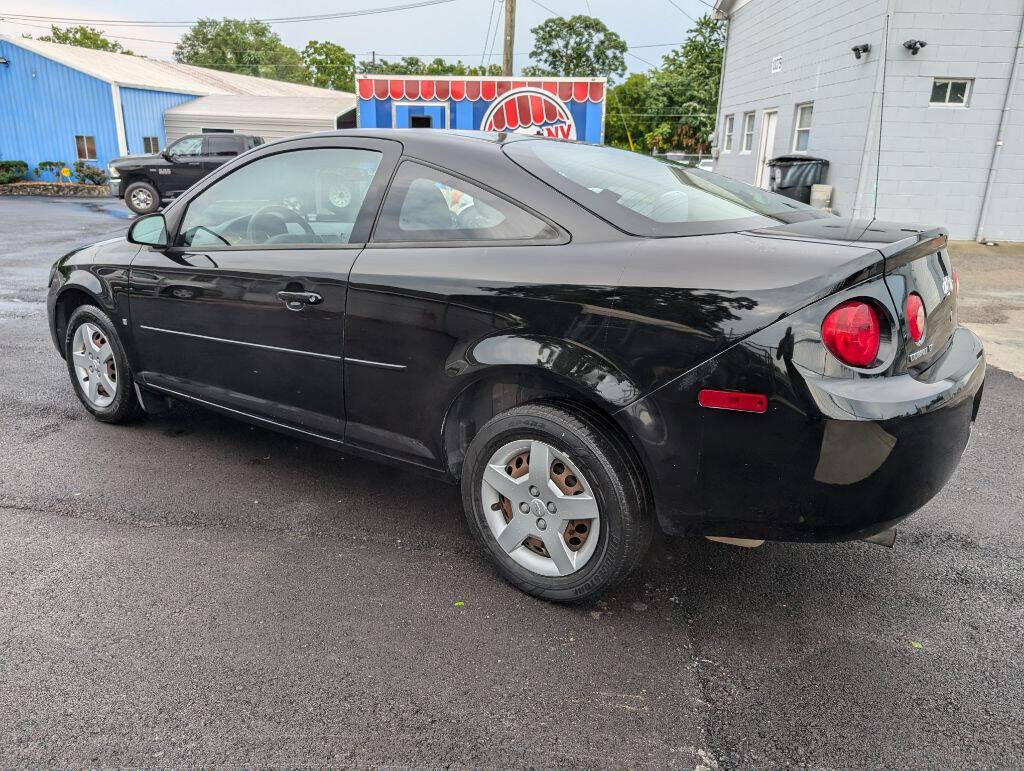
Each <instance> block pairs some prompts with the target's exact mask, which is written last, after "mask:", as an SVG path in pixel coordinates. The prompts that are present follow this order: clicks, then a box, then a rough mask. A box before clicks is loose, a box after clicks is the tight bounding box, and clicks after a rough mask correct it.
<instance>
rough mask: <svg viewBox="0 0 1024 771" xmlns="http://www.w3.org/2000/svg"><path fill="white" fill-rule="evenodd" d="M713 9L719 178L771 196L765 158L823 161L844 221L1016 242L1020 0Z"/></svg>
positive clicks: (1021, 126)
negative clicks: (800, 156)
mask: <svg viewBox="0 0 1024 771" xmlns="http://www.w3.org/2000/svg"><path fill="white" fill-rule="evenodd" d="M715 8H716V10H717V11H718V12H719V15H721V16H723V17H726V18H728V25H729V26H728V42H727V45H726V55H725V66H724V71H723V80H722V91H721V99H720V101H719V115H718V122H717V132H716V142H717V148H716V149H717V153H718V157H717V160H716V162H715V170H716V171H720V172H722V173H724V174H726V175H728V176H730V177H734V178H736V179H739V180H743V181H746V182H753V183H755V184H761V183H763V184H764V186H765V187H767V177H766V176H765V175H764V174H763V171H762V169H763V163H764V161H765V160H767V159H770V158H772V157H775V156H779V155H785V154H791V153H793V152H794V151H795V152H798V153H807V154H808V155H811V156H815V157H821V158H825V159H827V160H828V161H829V163H830V166H829V172H828V177H827V179H826V182H827V183H828V184H830V185H832V186H833V187H834V192H833V198H832V202H833V203H832V205H833V208H834V209H836V210H837V211H838V212H839V213H840V214H842V215H844V216H860V217H870V216H878V217H880V218H884V219H890V220H906V221H909V222H913V223H918V224H922V225H928V224H934V225H944V226H945V227H947V228H949V231H950V234H951V237H953V238H959V239H973V238H975V237H978V236H979V235H983V236H984V237H986V238H987V239H991V240H996V241H1000V240H1003V241H1024V62H1022V61H1021V59H1022V56H1024V54H1022V52H1021V48H1020V45H1021V31H1022V28H1024V0H717V2H716V4H715ZM908 41H924V42H925V43H926V44H927V45H926V46H924V47H919V48H918V51H917V53H916V54H914V53H913V52H912V49H913V47H914V46H913V45H912V43H911V46H910V47H907V46H905V45H904V43H907V42H908ZM865 44H866V45H868V46H870V50H869V51H867V52H862V53H861V55H860V58H857V57H856V55H855V53H854V51H853V50H852V49H853V47H854V46H862V45H865ZM1001 123H1002V125H1003V131H1002V144H1001V145H998V146H997V136H998V135H999V130H1000V125H1001ZM986 191H987V203H985V201H986ZM983 209H984V215H983ZM982 220H983V222H982ZM979 225H982V232H980V233H979Z"/></svg>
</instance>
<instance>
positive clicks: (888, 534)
mask: <svg viewBox="0 0 1024 771" xmlns="http://www.w3.org/2000/svg"><path fill="white" fill-rule="evenodd" d="M860 540H862V541H864V543H877V544H878V545H879V546H887V547H889V548H890V549H891V548H892V547H893V546H894V545H895V544H896V528H895V527H887V528H886V529H885V530H881V531H879V532H877V533H875V534H874V535H869V536H868V537H867V538H861V539H860Z"/></svg>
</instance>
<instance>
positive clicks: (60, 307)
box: [53, 271, 117, 358]
mask: <svg viewBox="0 0 1024 771" xmlns="http://www.w3.org/2000/svg"><path fill="white" fill-rule="evenodd" d="M79 274H83V275H82V276H79ZM85 277H88V278H85ZM76 279H77V280H76ZM92 284H94V286H92ZM102 296H103V295H102V287H101V286H100V283H99V280H98V279H97V278H96V277H95V276H93V275H92V274H91V273H89V272H88V271H75V272H73V273H72V274H71V276H70V278H69V280H68V282H67V283H66V284H65V285H64V286H63V287H62V288H61V290H60V293H59V294H58V295H57V298H56V300H55V301H54V304H53V332H54V340H56V341H57V343H58V345H57V350H58V352H59V353H60V355H61V357H62V358H63V357H64V345H63V340H64V337H65V335H66V334H67V329H68V319H70V318H71V314H72V313H74V312H75V311H76V310H78V309H79V308H81V307H82V306H83V305H95V306H96V307H98V308H100V309H102V310H103V311H104V312H105V313H107V314H108V315H109V314H110V313H112V312H114V313H116V310H117V309H116V308H113V307H112V306H111V304H110V303H108V302H105V301H104V300H103V299H102Z"/></svg>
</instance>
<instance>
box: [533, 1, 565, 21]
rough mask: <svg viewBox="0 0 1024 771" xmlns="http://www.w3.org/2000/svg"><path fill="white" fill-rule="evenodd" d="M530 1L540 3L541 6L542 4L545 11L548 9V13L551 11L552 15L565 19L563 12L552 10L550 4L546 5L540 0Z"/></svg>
mask: <svg viewBox="0 0 1024 771" xmlns="http://www.w3.org/2000/svg"><path fill="white" fill-rule="evenodd" d="M530 2H531V3H533V4H534V5H539V6H540V7H541V8H543V9H544V10H545V11H547V12H548V13H550V14H551V15H552V16H556V17H557V18H559V19H564V18H565V17H564V16H562V14H560V13H559V12H558V11H553V10H551V9H550V8H548V6H546V5H544V3H542V2H540V0H530Z"/></svg>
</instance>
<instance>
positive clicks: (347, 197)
mask: <svg viewBox="0 0 1024 771" xmlns="http://www.w3.org/2000/svg"><path fill="white" fill-rule="evenodd" d="M328 200H329V201H330V202H331V206H333V207H334V208H335V209H344V208H346V207H348V205H349V204H350V203H352V191H351V190H349V189H348V188H347V187H336V188H333V189H332V190H331V192H330V194H329V195H328Z"/></svg>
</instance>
